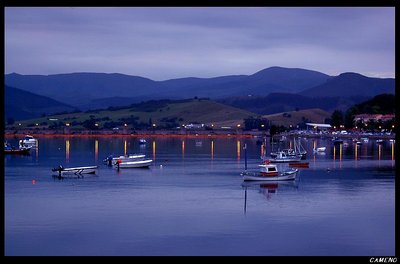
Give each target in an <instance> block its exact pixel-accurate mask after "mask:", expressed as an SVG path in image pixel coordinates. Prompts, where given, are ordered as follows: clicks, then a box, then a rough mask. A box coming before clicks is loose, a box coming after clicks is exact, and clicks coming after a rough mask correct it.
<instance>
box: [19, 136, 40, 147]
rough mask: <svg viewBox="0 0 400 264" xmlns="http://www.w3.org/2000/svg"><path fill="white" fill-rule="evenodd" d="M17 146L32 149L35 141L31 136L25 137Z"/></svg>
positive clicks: (35, 143)
mask: <svg viewBox="0 0 400 264" xmlns="http://www.w3.org/2000/svg"><path fill="white" fill-rule="evenodd" d="M19 145H20V146H24V147H33V148H34V147H36V145H37V139H35V138H34V137H33V136H31V135H25V137H24V139H21V140H20V141H19Z"/></svg>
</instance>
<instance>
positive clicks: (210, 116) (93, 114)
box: [19, 99, 255, 128]
mask: <svg viewBox="0 0 400 264" xmlns="http://www.w3.org/2000/svg"><path fill="white" fill-rule="evenodd" d="M254 115H255V114H254V113H251V112H248V111H245V110H241V109H238V108H234V107H231V106H227V105H223V104H220V103H217V102H214V101H211V100H208V99H188V100H175V101H172V100H159V101H147V102H143V103H140V104H133V105H131V106H130V107H128V108H109V109H108V110H98V111H87V112H80V113H70V114H63V115H55V116H47V117H43V118H37V119H30V120H24V121H20V122H19V123H21V126H20V128H23V127H24V126H30V127H32V126H35V124H39V126H40V127H46V126H58V128H59V127H63V126H65V124H67V123H69V124H70V127H71V128H74V127H76V128H82V127H83V126H86V127H88V126H90V124H92V125H95V124H97V126H96V127H98V128H113V127H122V126H124V124H127V125H128V127H129V128H151V127H152V126H153V124H155V126H156V128H175V127H177V126H182V125H184V124H189V123H200V124H201V123H204V124H205V125H211V124H214V125H215V128H217V126H228V125H232V124H239V123H240V124H242V123H243V119H244V118H247V117H249V116H254Z"/></svg>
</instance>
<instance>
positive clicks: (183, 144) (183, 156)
mask: <svg viewBox="0 0 400 264" xmlns="http://www.w3.org/2000/svg"><path fill="white" fill-rule="evenodd" d="M182 159H185V140H182Z"/></svg>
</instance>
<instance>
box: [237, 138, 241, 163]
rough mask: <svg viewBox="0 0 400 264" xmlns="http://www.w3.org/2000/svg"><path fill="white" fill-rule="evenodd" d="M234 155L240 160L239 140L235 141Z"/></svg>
mask: <svg viewBox="0 0 400 264" xmlns="http://www.w3.org/2000/svg"><path fill="white" fill-rule="evenodd" d="M236 156H237V160H238V161H240V140H238V141H237V142H236Z"/></svg>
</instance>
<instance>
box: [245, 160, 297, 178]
mask: <svg viewBox="0 0 400 264" xmlns="http://www.w3.org/2000/svg"><path fill="white" fill-rule="evenodd" d="M258 167H259V173H254V172H247V171H245V172H242V173H241V175H242V176H243V180H244V181H287V180H295V179H296V175H297V173H298V171H299V170H298V169H292V168H291V169H289V170H285V171H282V172H279V171H278V167H277V165H276V164H270V163H269V162H266V163H265V164H260V165H258Z"/></svg>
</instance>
